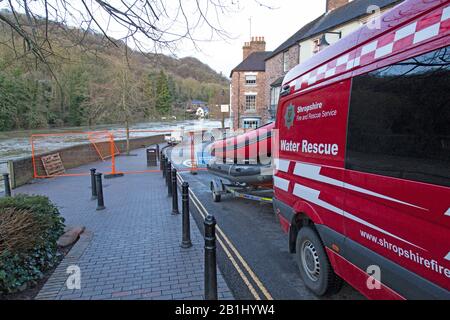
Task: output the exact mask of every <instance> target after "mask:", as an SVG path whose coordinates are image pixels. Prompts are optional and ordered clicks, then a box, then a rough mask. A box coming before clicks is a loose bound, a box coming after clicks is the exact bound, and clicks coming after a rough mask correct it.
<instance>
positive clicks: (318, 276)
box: [296, 226, 342, 296]
mask: <svg viewBox="0 0 450 320" xmlns="http://www.w3.org/2000/svg"><path fill="white" fill-rule="evenodd" d="M296 255H297V257H296V258H297V264H298V267H299V270H300V275H301V277H302V279H303V281H304V282H305V285H306V287H308V289H310V290H311V291H312V292H314V293H315V294H316V295H318V296H324V295H327V294H333V293H336V292H337V291H339V289H340V288H341V285H342V280H341V279H340V278H339V277H338V276H337V275H336V274H335V273H334V271H333V268H332V267H331V264H330V262H329V260H328V256H327V254H326V252H325V248H324V246H323V244H322V241H321V240H320V238H319V236H318V235H317V233H316V232H315V231H314V229H312V228H311V227H308V226H305V227H303V228H301V229H300V231H299V232H298V235H297V241H296Z"/></svg>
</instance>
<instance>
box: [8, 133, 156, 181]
mask: <svg viewBox="0 0 450 320" xmlns="http://www.w3.org/2000/svg"><path fill="white" fill-rule="evenodd" d="M162 142H164V135H156V136H151V137H142V138H134V139H130V150H134V149H139V148H142V147H144V146H149V145H153V144H157V143H162ZM115 143H116V146H117V148H118V149H119V151H120V152H121V153H124V152H126V140H116V141H115ZM98 147H99V148H100V149H103V150H107V148H109V143H108V142H102V143H99V144H98ZM53 153H59V155H60V157H61V160H62V162H63V164H64V168H65V169H72V168H76V167H79V166H81V165H84V164H88V163H91V162H95V161H98V160H100V157H99V155H98V153H97V151H96V150H95V148H94V146H93V145H92V143H84V144H79V145H75V146H71V147H67V148H62V149H59V150H53V151H51V152H48V153H43V154H40V155H37V156H36V161H35V166H36V172H37V175H38V176H45V171H44V168H43V166H42V161H41V157H42V156H45V155H49V154H53ZM8 166H9V171H10V178H11V185H12V187H13V188H17V187H19V186H21V185H24V184H26V183H28V182H30V181H31V180H33V179H34V168H33V160H32V157H25V158H21V159H16V160H11V161H10V162H9V164H8Z"/></svg>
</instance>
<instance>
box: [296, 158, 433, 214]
mask: <svg viewBox="0 0 450 320" xmlns="http://www.w3.org/2000/svg"><path fill="white" fill-rule="evenodd" d="M321 169H322V167H320V166H316V165H312V164H307V163H301V162H297V163H296V164H295V169H294V174H295V175H297V176H300V177H303V178H307V179H311V180H315V181H319V182H323V183H327V184H331V185H333V186H337V187H342V188H345V189H348V190H352V191H356V192H360V193H364V194H367V195H370V196H373V197H377V198H381V199H384V200H389V201H393V202H397V203H401V204H404V205H407V206H410V207H414V208H418V209H422V210H426V211H428V209H425V208H422V207H418V206H415V205H413V204H411V203H407V202H404V201H401V200H397V199H394V198H391V197H388V196H385V195H383V194H380V193H377V192H373V191H370V190H367V189H364V188H361V187H357V186H354V185H352V184H348V183H345V182H344V181H340V180H336V179H333V178H329V177H325V176H323V175H321V174H320V170H321Z"/></svg>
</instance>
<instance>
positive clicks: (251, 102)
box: [245, 94, 256, 111]
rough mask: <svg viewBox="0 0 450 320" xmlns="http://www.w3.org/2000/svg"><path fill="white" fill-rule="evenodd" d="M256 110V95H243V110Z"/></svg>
mask: <svg viewBox="0 0 450 320" xmlns="http://www.w3.org/2000/svg"><path fill="white" fill-rule="evenodd" d="M255 110H256V95H255V94H248V95H246V96H245V111H255Z"/></svg>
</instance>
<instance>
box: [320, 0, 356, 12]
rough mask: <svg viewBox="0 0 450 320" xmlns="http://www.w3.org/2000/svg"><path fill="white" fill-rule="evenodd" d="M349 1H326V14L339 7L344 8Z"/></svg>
mask: <svg viewBox="0 0 450 320" xmlns="http://www.w3.org/2000/svg"><path fill="white" fill-rule="evenodd" d="M349 2H350V1H349V0H327V9H326V10H327V12H329V11H333V10H334V9H337V8H339V7H342V6H345V5H346V4H347V3H349Z"/></svg>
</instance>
